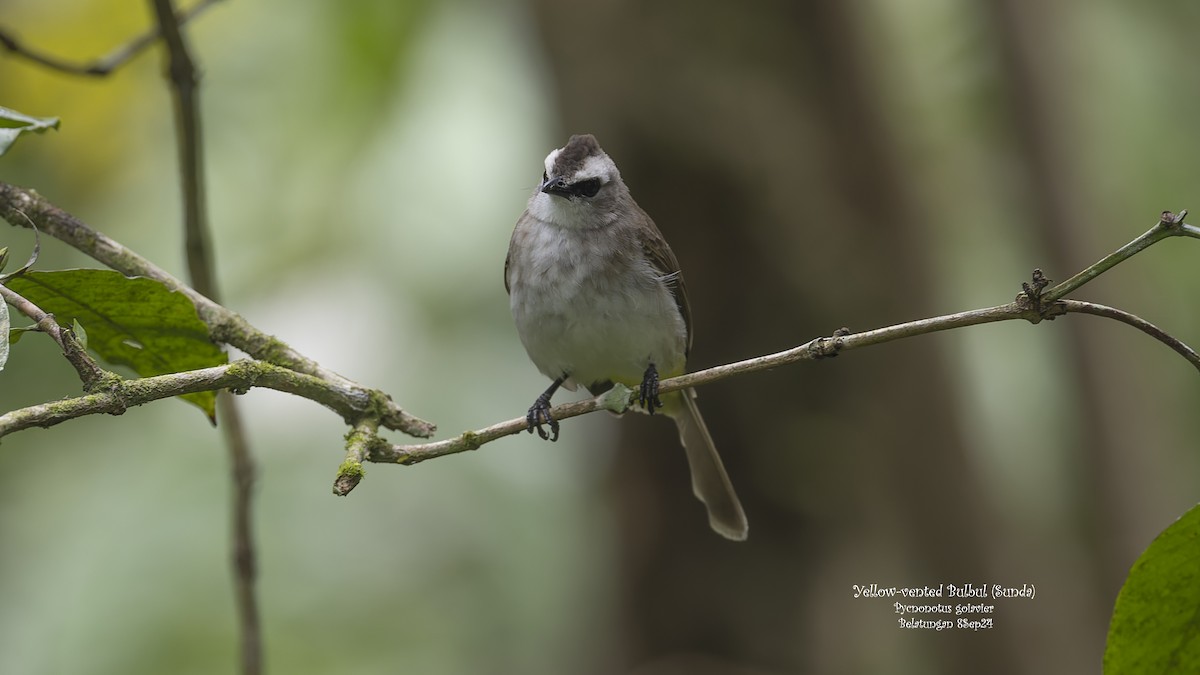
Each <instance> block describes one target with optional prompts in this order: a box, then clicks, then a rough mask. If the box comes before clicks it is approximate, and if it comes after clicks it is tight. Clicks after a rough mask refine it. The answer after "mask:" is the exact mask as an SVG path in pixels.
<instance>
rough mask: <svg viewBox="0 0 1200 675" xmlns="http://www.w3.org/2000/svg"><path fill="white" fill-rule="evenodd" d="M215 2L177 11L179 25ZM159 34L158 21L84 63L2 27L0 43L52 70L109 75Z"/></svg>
mask: <svg viewBox="0 0 1200 675" xmlns="http://www.w3.org/2000/svg"><path fill="white" fill-rule="evenodd" d="M217 2H219V0H200V2H197V3H196V4H195V5H192V6H191V7H189V8H188V9H185V10H183V11H181V12H179V14H178V15H177V16H178V21H179V25H181V26H182V25H184V24H186V23H187V22H188V21H191V20H192V19H194V18H196V17H197V16H199V15H200V14H201V13H202V12H204V10H206V9H208V8H209V7H211V6H213V5H215V4H216V3H217ZM159 35H161V32H160V28H159V26H158V25H155V26H154V28H152V29H151V30H149V31H147V32H145V33H143V34H142V35H139V36H138V37H136V38H133V39H132V40H130V41H129V42H127V43H125V44H123V45H121V46H120V47H117V48H116V49H114V50H113V51H112V52H111V53H109V54H108V55H107V56H104V57H102V58H98V59H93V60H92V61H89V62H87V63H73V62H71V61H67V60H66V59H61V58H58V57H57V56H54V55H53V54H47V53H45V52H41V51H38V50H36V49H34V48H32V47H29V46H28V45H25V44H24V43H22V42H21V41H20V40H18V39H17V38H16V36H14V35H13V34H12V33H9V32H8V31H6V30H4V29H2V28H0V47H3V48H4V49H5V50H7V51H8V52H10V53H11V54H13V55H15V56H19V57H23V58H25V59H27V60H29V61H32V62H34V63H36V64H38V65H41V66H44V67H46V68H49V69H51V70H57V71H59V72H61V73H68V74H70V75H86V76H92V77H103V76H106V75H111V74H112V73H113V71H115V70H117V69H118V68H120V67H121V66H123V65H125V64H126V63H127V62H129V61H130V60H132V59H133V57H135V56H137V55H138V54H140V53H142V51H143V50H145V49H146V48H147V47H149V46H150V45H152V44H154V41H155V40H157V39H158V37H159Z"/></svg>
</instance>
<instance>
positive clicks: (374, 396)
mask: <svg viewBox="0 0 1200 675" xmlns="http://www.w3.org/2000/svg"><path fill="white" fill-rule="evenodd" d="M22 215H27V216H28V218H29V219H30V220H31V221H32V222H33V223H34V224H36V225H37V229H38V230H40V231H41V232H42V233H43V234H48V235H50V236H52V237H54V238H56V239H58V240H60V241H63V242H65V243H67V244H69V245H70V246H72V247H74V248H76V249H78V250H79V251H81V252H83V253H85V254H86V255H88V256H90V257H91V258H93V259H95V260H97V261H99V262H101V263H103V264H105V265H107V266H108V267H111V268H112V269H114V270H117V271H118V272H121V273H122V274H125V275H126V276H131V277H135V276H142V277H149V278H151V279H155V280H157V281H160V282H162V283H163V284H164V285H166V286H167V287H168V288H170V289H171V290H173V291H178V292H180V293H183V294H184V295H186V296H187V297H188V298H189V299H191V301H192V302H193V303H194V304H195V305H196V311H197V313H198V314H199V316H200V319H201V320H202V321H204V323H205V324H207V325H208V330H209V336H210V337H211V338H212V339H213V340H214V341H215V342H220V343H223V344H227V345H232V346H234V347H237V348H238V349H240V350H241V351H243V352H245V353H247V354H249V355H250V356H251V357H253V358H255V359H258V360H260V361H266V362H268V363H273V364H275V365H277V366H281V367H283V368H287V369H289V370H293V371H296V372H297V373H303V374H307V375H311V376H313V377H315V378H319V379H322V380H325V381H327V382H328V383H329V384H330V385H332V386H335V387H338V388H342V389H344V390H346V391H354V392H358V393H359V395H361V397H362V398H361V400H360V401H357V402H356V408H358V409H362V410H371V411H372V412H373V414H376V415H378V416H379V423H380V425H381V426H382V427H384V428H385V429H393V430H396V431H402V432H404V433H406V434H409V435H410V436H418V437H421V438H428V437H429V436H432V435H433V433H434V431H436V429H437V427H436V426H435V425H434V424H432V423H430V422H426V421H425V420H422V419H420V418H418V417H415V416H413V415H411V414H409V413H407V412H405V411H404V410H402V409H401V408H400V407H399V406H397V405H396V404H395V403H394V402H393V401H392V400H391V397H389V396H388V395H387V394H386V393H384V392H382V391H380V390H378V389H368V388H366V387H363V386H361V385H359V384H357V383H355V382H353V381H351V380H349V379H347V378H345V377H343V376H341V375H339V374H337V373H335V372H333V371H332V370H329V369H327V368H325V367H323V366H321V364H319V363H317V362H316V361H313V360H311V359H309V358H308V357H306V356H304V355H302V354H300V353H299V352H297V351H295V350H294V349H292V348H291V346H289V345H288V344H287V343H285V342H283V341H282V340H280V339H278V338H276V337H274V336H271V335H268V334H267V333H264V332H262V331H260V330H259V329H257V328H255V327H254V326H253V325H251V324H250V322H248V321H246V319H244V318H243V317H242V316H240V315H239V314H237V313H236V312H234V311H232V310H230V309H228V308H226V307H224V306H222V305H219V304H217V303H215V302H213V301H212V300H210V299H209V298H208V297H206V296H204V295H201V294H200V293H198V292H196V290H195V289H193V288H191V287H190V286H188V285H187V284H184V283H183V282H182V281H180V280H179V279H177V278H175V277H174V276H172V275H171V274H168V273H167V272H166V271H165V270H163V269H162V268H161V267H158V266H157V265H155V264H154V263H152V262H150V261H149V260H146V259H145V258H143V257H142V256H140V255H138V254H137V253H134V252H133V251H131V250H130V249H128V248H126V247H125V246H123V245H122V244H120V243H119V242H117V241H115V240H113V239H112V238H110V237H108V236H106V235H104V234H102V233H100V232H97V231H96V230H93V229H92V228H90V227H88V226H87V225H86V224H84V223H83V222H82V221H80V220H79V219H78V218H76V217H75V216H73V215H71V214H69V213H67V212H66V211H63V210H62V209H60V208H58V207H57V206H55V205H53V204H51V203H50V202H48V201H46V200H45V199H44V198H43V197H42V196H41V195H39V194H37V193H36V192H34V191H33V190H26V189H24V188H20V187H17V186H15V185H12V184H9V183H5V182H2V181H0V218H3V219H5V220H7V221H8V222H9V223H10V224H12V225H14V226H17V227H25V226H26V225H25V224H23V223H22V222H21V219H20V216H22Z"/></svg>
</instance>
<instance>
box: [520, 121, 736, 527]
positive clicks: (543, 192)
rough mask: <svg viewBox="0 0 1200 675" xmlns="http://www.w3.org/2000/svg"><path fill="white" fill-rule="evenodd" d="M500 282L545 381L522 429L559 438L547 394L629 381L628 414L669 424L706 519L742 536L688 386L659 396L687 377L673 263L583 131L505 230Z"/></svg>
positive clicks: (684, 316)
mask: <svg viewBox="0 0 1200 675" xmlns="http://www.w3.org/2000/svg"><path fill="white" fill-rule="evenodd" d="M504 287H505V290H506V291H507V292H508V296H509V306H510V308H511V309H512V315H513V320H514V322H515V323H516V327H517V333H518V335H519V337H520V339H521V343H522V345H523V346H524V347H525V351H526V353H527V354H528V355H529V359H530V360H531V361H532V362H533V364H534V365H535V366H536V367H537V369H538V370H539V371H540V372H541V373H542V374H543V375H545V376H546V377H548V378H550V380H551V381H552V383H551V385H550V387H549V388H548V389H546V390H545V391H544V392H543V393H542V394H541V395H540V396H538V397H537V398H536V399H535V401H534V403H533V405H532V406H530V407H529V410H528V412H527V413H526V418H525V420H526V427H527V430H528V431H529V432H530V433H532V432H533V431H535V430H536V431H537V433H538V435H539V436H540V437H541V438H542V439H545V440H549V441H556V440H557V439H558V436H559V430H560V427H559V422H558V420H556V419H554V417H553V415H552V414H551V411H550V400H551V398H552V397H553V396H554V393H555V392H556V391H557V390H558V389H559V387H563V388H566V389H568V390H570V391H576V390H577V388H578V387H580V386H582V387H583V388H584V389H586V390H587V391H589V392H590V393H591V394H592V395H599V394H601V393H604V392H606V391H608V390H609V389H610V388H612V386H613V385H614V383H620V384H623V385H625V386H628V387H631V388H633V389H634V390H635V391H636V392H637V401H636V404H635V405H634V406H633V409H635V410H638V411H639V412H644V413H648V414H650V415H654V414H655V413H656V412H660V413H662V414H664V415H666V416H667V417H669V418H671V419H673V420H674V421H675V424H676V427H677V429H678V432H679V439H680V442H681V443H682V444H683V447H684V449H685V451H686V454H687V459H688V465H689V467H690V468H691V477H692V491H693V493H694V494H695V496H696V497H697V498H698V499H699V500H700V501H701V502H703V503H704V505H705V507H706V508H707V511H708V521H709V525H710V526H711V527H712V529H713V530H714V531H715V532H717V533H718V534H720V535H722V536H724V537H726V538H728V539H732V540H735V541H741V540H744V539H745V538H746V535H747V532H748V529H749V527H748V523H747V521H746V515H745V512H744V510H743V509H742V505H741V502H740V501H739V500H738V497H737V493H736V492H735V491H734V489H733V484H732V482H731V481H730V480H729V475H728V473H727V472H726V471H725V466H724V465H723V464H722V463H721V457H720V455H719V454H718V453H717V449H716V446H715V445H714V444H713V440H712V436H711V435H710V434H709V432H708V428H707V427H706V426H705V424H704V418H703V417H701V416H700V410H699V408H698V407H697V406H696V392H695V390H694V389H691V388H688V389H683V390H676V391H671V392H667V393H663V394H661V396H660V394H659V385H658V383H659V378H660V377H674V376H677V375H681V374H683V373H684V372H685V369H686V363H687V356H688V352H689V351H690V350H691V345H692V313H691V308H690V305H689V304H688V297H687V290H686V287H685V285H684V280H683V273H682V272H681V271H680V268H679V262H678V260H677V259H676V258H675V254H674V253H673V252H672V251H671V247H670V246H668V245H667V241H666V239H664V238H663V235H662V233H661V232H660V231H659V229H658V227H657V226H655V224H654V221H653V220H651V218H650V216H649V215H647V214H646V212H645V211H643V210H642V208H641V207H640V206H638V204H637V202H636V201H634V199H633V197H632V195H631V194H630V192H629V188H628V187H627V186H626V184H625V182H624V181H623V180H622V179H621V173H620V171H619V170H618V169H617V165H616V164H615V163H614V162H613V160H612V159H611V158H610V157H609V156H608V154H607V153H605V152H604V150H603V149H602V148H601V147H600V144H599V142H598V141H597V140H596V138H595V137H594V136H592V135H591V134H576V135H573V136H571V137H570V138H569V139H568V141H567V144H566V145H564V146H563V147H561V148H558V149H555V150H552V151H551V152H550V154H549V155H547V156H546V159H545V171H544V172H543V173H542V180H541V182H540V183H539V184H538V186H537V188H536V189H535V190H534V192H533V194H532V195H531V196H530V198H529V202H528V204H527V206H526V208H525V211H524V213H522V214H521V217H520V218H519V219H518V220H517V223H516V227H515V228H514V229H513V234H512V239H511V240H510V242H509V246H508V256H507V258H506V259H505V262H504ZM546 427H548V428H549V431H547V430H546Z"/></svg>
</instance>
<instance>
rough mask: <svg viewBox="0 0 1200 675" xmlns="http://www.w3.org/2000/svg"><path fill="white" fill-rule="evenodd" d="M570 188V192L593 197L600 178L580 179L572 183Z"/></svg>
mask: <svg viewBox="0 0 1200 675" xmlns="http://www.w3.org/2000/svg"><path fill="white" fill-rule="evenodd" d="M570 190H571V194H573V195H577V196H580V197H595V196H596V193H597V192H599V191H600V179H599V178H589V179H587V180H581V181H579V182H578V183H575V184H574V185H572V186H571V188H570Z"/></svg>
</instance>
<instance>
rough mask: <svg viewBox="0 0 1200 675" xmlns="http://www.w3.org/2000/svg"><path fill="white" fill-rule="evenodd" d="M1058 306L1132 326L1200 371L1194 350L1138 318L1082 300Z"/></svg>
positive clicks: (1198, 360)
mask: <svg viewBox="0 0 1200 675" xmlns="http://www.w3.org/2000/svg"><path fill="white" fill-rule="evenodd" d="M1059 304H1060V305H1062V306H1063V307H1064V308H1065V309H1066V311H1067V312H1075V313H1078V314H1092V315H1094V316H1103V317H1105V318H1108V319H1114V320H1116V321H1120V322H1121V323H1124V324H1128V325H1130V326H1133V327H1134V328H1136V329H1138V330H1140V331H1142V332H1143V333H1145V334H1146V335H1149V336H1150V337H1152V338H1154V339H1155V340H1158V341H1159V342H1161V343H1163V344H1165V345H1166V346H1168V347H1170V348H1171V349H1173V350H1175V352H1176V353H1177V354H1179V355H1180V356H1182V357H1183V358H1185V359H1187V360H1188V362H1189V363H1191V364H1192V365H1193V366H1195V367H1196V369H1197V370H1200V354H1197V353H1196V351H1195V350H1194V349H1192V348H1191V347H1189V346H1187V345H1186V344H1184V343H1183V341H1181V340H1179V339H1178V338H1176V337H1174V336H1172V335H1170V334H1168V333H1167V332H1166V331H1164V330H1163V329H1161V328H1159V327H1158V326H1155V325H1154V324H1152V323H1150V322H1149V321H1146V320H1145V319H1143V318H1141V317H1139V316H1136V315H1134V314H1130V313H1129V312H1126V311H1124V310H1120V309H1116V308H1115V307H1108V306H1106V305H1097V304H1096V303H1094V302H1083V301H1082V300H1060V301H1059Z"/></svg>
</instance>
